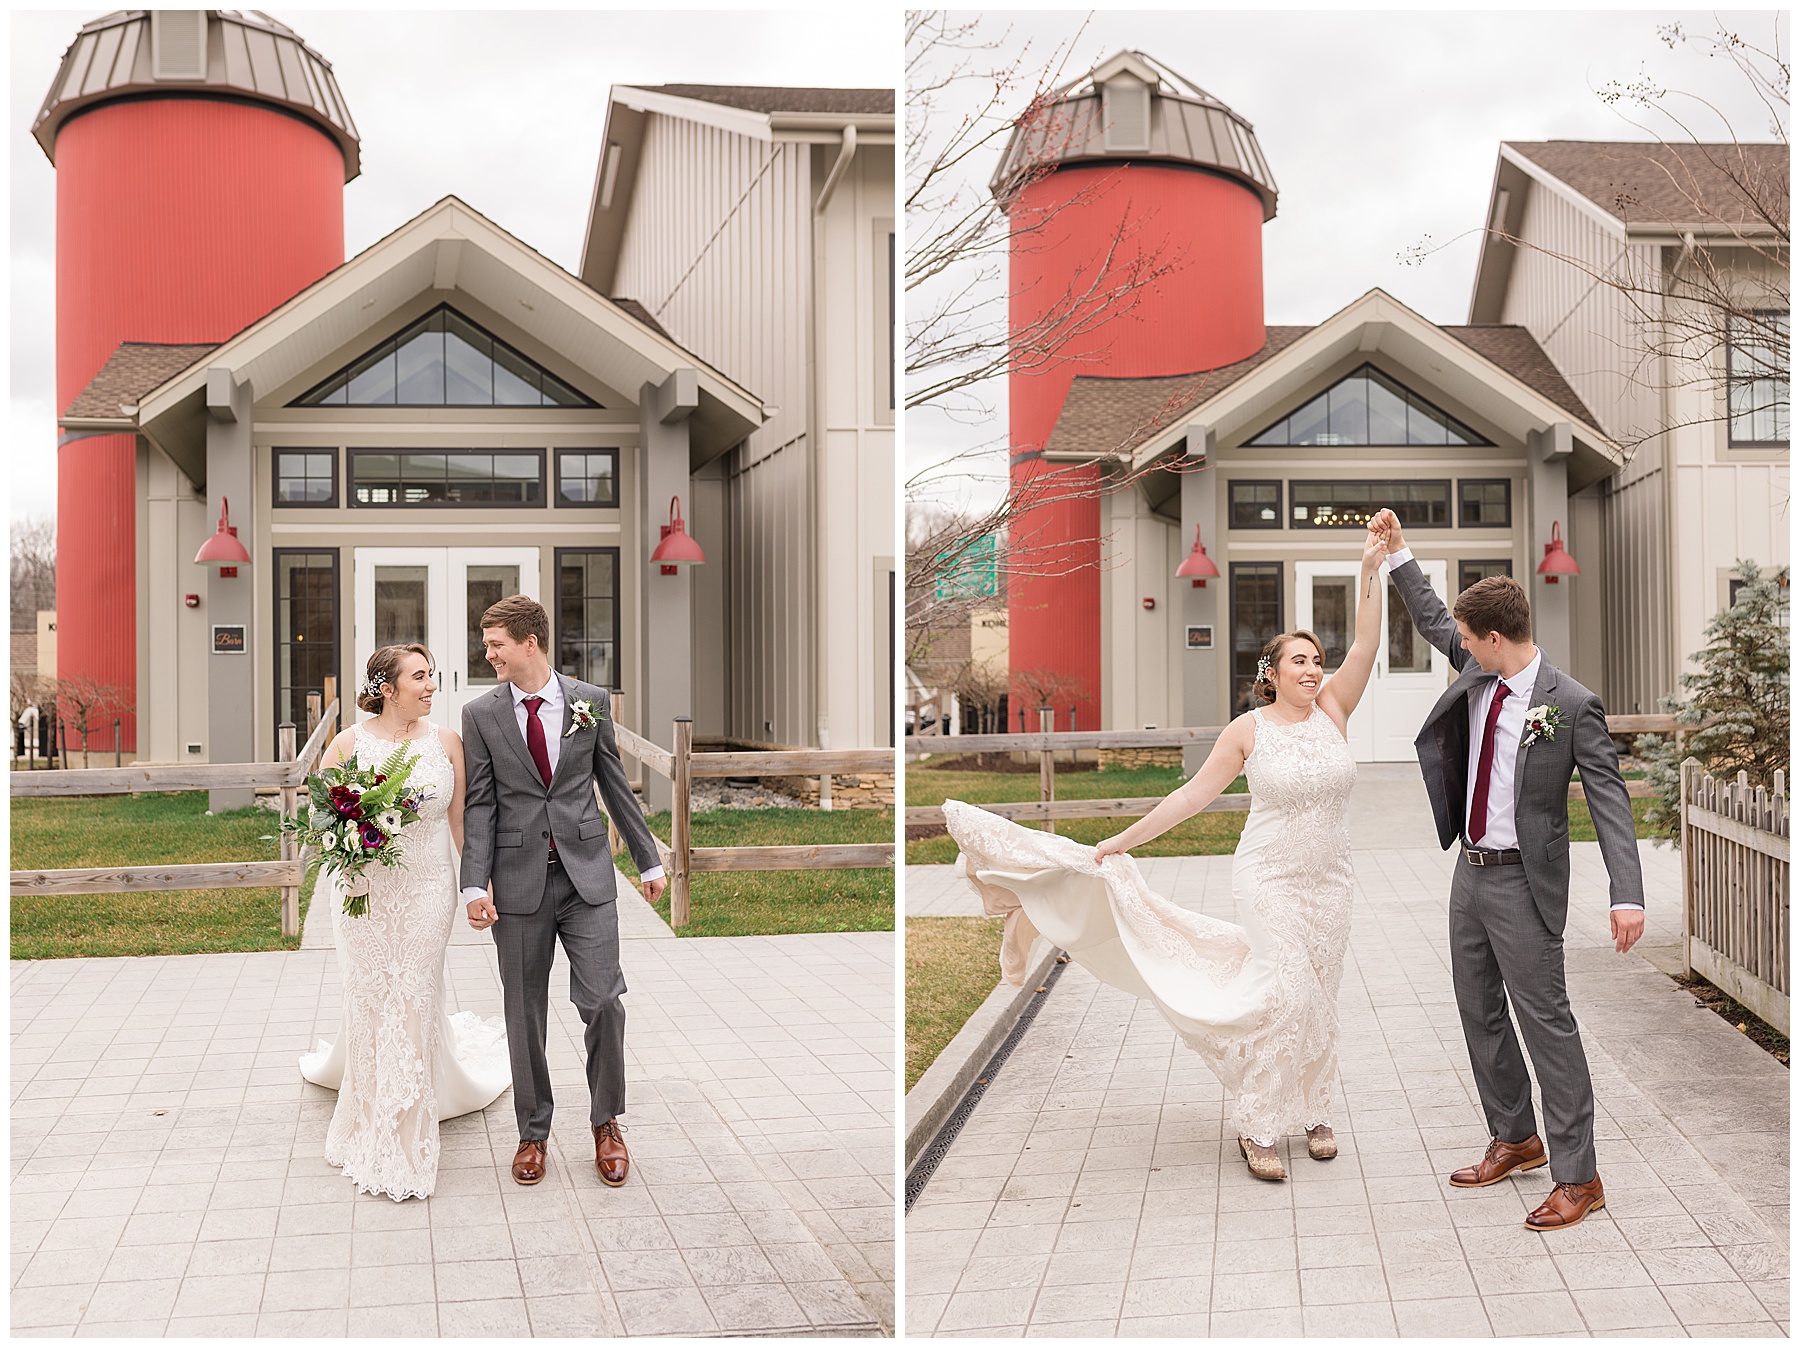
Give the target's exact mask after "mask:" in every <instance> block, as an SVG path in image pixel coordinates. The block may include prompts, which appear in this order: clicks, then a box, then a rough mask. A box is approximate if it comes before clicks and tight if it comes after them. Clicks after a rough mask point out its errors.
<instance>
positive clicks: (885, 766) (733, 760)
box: [613, 695, 894, 927]
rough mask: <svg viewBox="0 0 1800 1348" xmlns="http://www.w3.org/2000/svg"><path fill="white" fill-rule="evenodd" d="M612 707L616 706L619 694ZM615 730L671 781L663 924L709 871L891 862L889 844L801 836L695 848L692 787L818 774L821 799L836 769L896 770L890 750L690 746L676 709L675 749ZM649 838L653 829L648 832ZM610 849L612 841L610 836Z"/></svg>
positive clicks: (681, 913)
mask: <svg viewBox="0 0 1800 1348" xmlns="http://www.w3.org/2000/svg"><path fill="white" fill-rule="evenodd" d="M613 705H614V708H615V710H616V708H617V707H618V700H617V695H615V697H614V703H613ZM613 730H614V733H615V735H616V736H617V739H618V744H619V749H620V752H622V753H625V754H629V755H631V756H632V757H633V758H635V759H637V760H638V762H639V763H641V764H643V766H644V768H645V770H646V771H649V772H654V773H656V774H657V775H658V776H660V777H664V778H667V779H668V781H669V782H670V783H671V785H672V787H673V792H672V801H673V808H672V809H671V811H670V824H669V841H668V842H667V843H665V842H663V840H662V839H661V838H656V847H657V851H658V853H659V854H660V855H661V857H662V861H663V869H664V870H665V871H666V872H667V873H668V881H669V925H670V926H672V927H685V926H686V925H687V924H688V921H689V918H690V915H691V907H690V900H689V880H690V878H691V877H692V876H694V875H697V874H701V873H704V872H707V871H800V870H805V871H815V870H868V869H874V868H878V867H883V866H892V865H893V864H894V844H893V843H891V842H887V843H804V844H799V845H789V846H782V847H695V846H694V844H693V834H692V814H693V810H692V806H691V801H690V796H691V788H692V786H693V782H694V779H695V778H716V777H819V778H821V779H822V780H821V782H820V791H819V799H820V801H821V802H822V803H823V802H826V801H829V800H830V799H831V786H830V779H831V777H832V776H833V775H834V774H837V773H846V774H862V773H882V772H892V771H893V770H894V751H893V750H892V749H780V750H768V751H763V750H750V751H734V752H729V753H695V752H694V723H693V721H692V720H691V719H690V718H688V717H686V716H680V717H677V718H676V719H675V723H674V736H673V742H674V746H675V747H674V748H673V749H672V750H670V749H665V748H663V747H662V746H661V745H659V744H655V743H653V742H651V741H650V740H647V739H645V738H644V737H643V736H642V735H639V734H637V733H636V732H635V731H631V730H627V729H626V728H625V727H624V726H622V725H620V724H618V720H617V718H616V717H615V718H614V721H613ZM651 836H652V837H654V836H655V835H654V834H653V835H651ZM613 845H614V848H615V850H616V849H617V847H618V840H617V839H616V838H615V839H613Z"/></svg>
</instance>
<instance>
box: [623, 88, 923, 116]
mask: <svg viewBox="0 0 1800 1348" xmlns="http://www.w3.org/2000/svg"><path fill="white" fill-rule="evenodd" d="M633 87H634V88H637V89H644V90H647V91H649V92H651V93H659V94H668V95H669V96H670V97H671V98H692V99H697V100H699V101H700V102H702V103H719V104H722V105H724V106H725V107H728V108H741V109H742V110H743V111H745V112H761V113H777V112H820V113H827V114H830V115H833V116H849V117H856V116H862V117H869V116H879V115H881V114H883V113H885V114H888V115H890V116H891V115H892V114H893V111H894V91H893V90H892V89H796V88H787V87H780V86H771V85H759V84H639V85H634V86H633Z"/></svg>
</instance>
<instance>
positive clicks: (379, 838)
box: [362, 824, 387, 852]
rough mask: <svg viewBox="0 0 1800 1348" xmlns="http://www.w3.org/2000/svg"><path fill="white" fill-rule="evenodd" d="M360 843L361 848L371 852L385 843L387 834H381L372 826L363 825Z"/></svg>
mask: <svg viewBox="0 0 1800 1348" xmlns="http://www.w3.org/2000/svg"><path fill="white" fill-rule="evenodd" d="M362 841H363V846H364V847H365V848H367V849H368V850H369V851H371V852H373V851H374V850H375V849H376V848H378V847H380V846H381V844H383V843H384V842H386V841H387V834H385V833H383V832H382V831H381V830H380V829H378V828H376V827H375V825H373V824H364V825H363V826H362Z"/></svg>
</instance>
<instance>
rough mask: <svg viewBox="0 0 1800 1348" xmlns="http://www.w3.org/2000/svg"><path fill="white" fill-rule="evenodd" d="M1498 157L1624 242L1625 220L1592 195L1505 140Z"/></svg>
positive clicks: (1501, 144) (1502, 142)
mask: <svg viewBox="0 0 1800 1348" xmlns="http://www.w3.org/2000/svg"><path fill="white" fill-rule="evenodd" d="M1500 158H1501V159H1503V160H1504V161H1505V162H1507V163H1508V164H1511V165H1512V166H1513V167H1514V168H1516V169H1518V170H1519V171H1520V172H1521V173H1525V174H1528V175H1530V176H1531V177H1532V178H1534V179H1536V180H1537V181H1538V182H1541V183H1543V184H1544V186H1546V187H1548V188H1550V189H1551V190H1553V191H1555V192H1558V193H1560V194H1561V195H1562V196H1564V197H1566V198H1567V199H1568V200H1569V201H1570V202H1571V203H1572V204H1573V205H1574V207H1575V208H1576V209H1577V210H1578V211H1580V212H1582V213H1583V214H1584V215H1586V216H1588V217H1589V218H1590V219H1591V220H1593V221H1594V223H1595V224H1598V225H1600V226H1601V227H1602V228H1604V229H1607V230H1609V231H1611V232H1612V233H1613V234H1616V235H1617V236H1618V238H1619V241H1620V242H1621V243H1623V242H1624V240H1625V235H1626V233H1627V229H1626V225H1625V222H1624V221H1623V220H1621V219H1619V217H1618V216H1616V215H1614V214H1613V213H1612V212H1611V211H1609V210H1606V209H1605V208H1604V207H1602V206H1601V205H1600V204H1599V203H1598V202H1596V201H1595V200H1594V199H1593V198H1592V197H1590V196H1588V195H1587V194H1586V193H1584V192H1578V191H1576V190H1575V189H1574V188H1573V187H1571V186H1569V184H1568V183H1566V182H1564V181H1563V180H1562V179H1561V178H1558V177H1557V176H1556V175H1555V174H1554V173H1552V172H1550V170H1548V169H1547V168H1545V167H1544V166H1543V165H1542V164H1540V163H1538V162H1537V161H1536V160H1534V159H1528V158H1527V157H1526V156H1524V155H1522V154H1520V153H1519V152H1518V151H1517V150H1514V149H1513V148H1512V146H1510V145H1508V144H1507V143H1506V142H1505V141H1501V142H1500ZM1489 196H1490V200H1491V197H1492V194H1491V193H1490V194H1489Z"/></svg>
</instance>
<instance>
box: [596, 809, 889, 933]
mask: <svg viewBox="0 0 1800 1348" xmlns="http://www.w3.org/2000/svg"><path fill="white" fill-rule="evenodd" d="M649 824H650V831H651V832H652V833H654V834H655V835H656V836H657V837H659V838H661V839H662V840H663V841H664V842H665V843H666V842H668V841H669V815H668V812H667V811H666V810H665V811H663V812H661V813H659V814H653V815H651V816H650V819H649ZM693 830H694V837H693V845H694V846H695V847H777V846H782V845H791V844H795V843H871V842H892V841H893V840H894V812H893V811H892V810H832V811H829V812H826V811H823V810H706V811H703V812H701V813H699V814H696V815H694V816H693ZM617 859H618V863H619V868H620V869H621V870H623V871H624V872H625V873H626V874H627V875H629V876H630V877H631V878H632V879H634V880H635V879H636V878H637V867H636V866H635V865H634V864H633V863H632V860H631V855H630V853H628V852H621V853H620V854H619V856H618V858H617ZM688 901H689V921H688V924H687V926H685V927H683V928H681V929H680V934H681V935H683V936H778V935H785V934H788V933H792V932H810V931H892V930H893V929H894V872H893V870H892V869H891V868H882V869H880V870H854V871H833V870H804V871H743V872H738V873H732V872H725V871H709V872H707V873H706V874H704V875H696V876H695V877H694V878H693V881H692V885H691V888H690V891H689V895H688ZM656 911H657V912H658V913H659V914H660V915H661V916H662V918H663V920H664V921H665V922H666V921H668V918H669V895H668V891H667V890H664V891H663V896H662V898H661V900H659V901H658V903H657V904H656Z"/></svg>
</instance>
